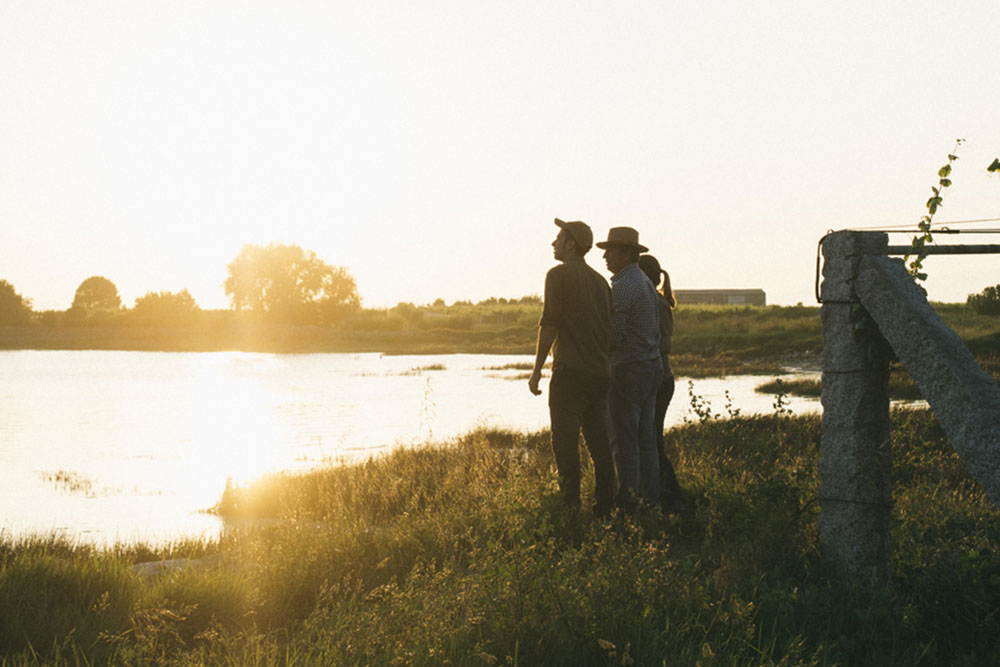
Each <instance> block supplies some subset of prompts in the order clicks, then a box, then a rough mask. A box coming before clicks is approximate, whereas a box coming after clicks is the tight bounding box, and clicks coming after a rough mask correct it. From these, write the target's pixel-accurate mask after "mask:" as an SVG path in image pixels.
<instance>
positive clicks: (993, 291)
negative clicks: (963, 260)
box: [965, 285, 1000, 315]
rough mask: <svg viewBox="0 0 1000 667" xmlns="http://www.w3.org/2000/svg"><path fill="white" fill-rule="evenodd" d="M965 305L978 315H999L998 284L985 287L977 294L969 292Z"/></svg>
mask: <svg viewBox="0 0 1000 667" xmlns="http://www.w3.org/2000/svg"><path fill="white" fill-rule="evenodd" d="M965 305H967V306H969V307H970V308H972V310H973V311H975V312H977V313H979V314H980V315H1000V285H995V286H993V287H986V288H984V289H983V291H982V292H980V293H979V294H970V295H969V297H968V298H967V299H966V300H965Z"/></svg>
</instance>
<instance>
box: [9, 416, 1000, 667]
mask: <svg viewBox="0 0 1000 667" xmlns="http://www.w3.org/2000/svg"><path fill="white" fill-rule="evenodd" d="M893 421H894V431H893V447H894V450H895V451H894V460H895V465H896V474H895V479H896V491H895V506H894V510H893V543H894V544H895V553H894V556H893V569H894V575H893V578H892V582H891V584H890V585H889V586H888V587H886V588H885V589H882V590H869V589H866V588H863V587H857V588H854V587H851V586H849V585H846V586H845V585H842V584H839V583H837V582H834V581H833V580H831V579H830V578H829V577H828V576H827V573H826V572H825V571H824V568H823V565H822V562H821V559H820V555H819V554H818V553H817V550H816V546H815V545H816V541H817V540H816V530H817V528H816V518H817V512H818V499H817V496H818V488H819V478H818V471H817V462H818V458H819V450H818V442H819V426H820V424H819V418H818V417H817V416H807V417H801V418H799V417H795V418H792V417H787V416H785V415H784V414H783V413H777V414H774V415H765V416H740V417H736V418H731V419H711V418H709V419H706V420H703V421H699V422H697V423H692V424H686V425H682V426H680V427H677V428H674V429H672V430H670V431H668V432H667V436H666V442H667V448H668V451H669V453H670V455H671V458H672V459H673V460H674V462H675V464H676V467H677V469H678V474H679V476H680V479H681V482H682V484H683V486H684V487H685V489H686V491H687V493H688V497H689V500H690V501H691V502H690V506H689V507H688V508H687V509H686V510H684V511H683V512H681V513H679V514H671V515H667V516H663V517H657V516H647V517H639V518H638V519H636V520H625V519H622V518H620V517H619V518H616V519H614V520H612V521H602V520H597V519H595V518H594V517H593V516H592V515H591V514H590V513H589V512H588V511H587V510H586V509H584V510H581V511H574V510H568V509H566V508H564V507H562V506H561V504H560V503H559V501H558V499H557V495H556V480H555V473H554V469H553V462H552V458H551V455H550V452H549V445H548V434H547V433H545V432H539V433H512V432H503V431H483V430H479V431H475V432H472V433H469V434H468V435H466V436H464V437H462V438H459V439H456V440H455V441H452V442H448V443H439V444H429V445H427V446H424V447H420V448H414V449H405V450H398V451H395V452H393V453H392V454H389V455H386V456H384V457H381V458H377V459H374V460H371V461H368V462H366V463H362V464H357V465H346V466H330V467H327V468H323V469H319V470H314V471H311V472H308V473H302V474H291V473H285V474H277V475H273V476H270V477H267V478H264V479H261V480H259V481H257V482H256V483H253V484H251V485H249V486H247V487H233V486H230V487H229V488H228V489H227V491H226V492H225V494H224V497H223V498H222V499H221V500H220V503H219V505H218V507H217V508H216V509H215V511H217V512H220V513H221V514H223V515H225V516H227V517H230V518H231V519H232V520H233V521H234V522H235V521H236V520H237V519H238V520H240V521H242V522H243V523H244V525H245V528H243V529H240V530H235V529H234V530H233V531H232V532H230V533H229V534H228V535H227V537H226V538H224V539H222V540H220V541H217V542H209V543H186V544H179V545H169V546H165V547H140V546H130V547H120V548H117V549H113V550H109V551H97V550H94V549H91V548H85V547H79V546H73V545H70V544H67V543H65V542H60V541H58V540H51V539H49V540H43V539H37V540H28V541H20V542H11V541H9V540H8V541H3V542H0V655H2V656H4V659H3V663H4V664H34V663H45V664H151V663H157V664H241V665H242V664H256V665H288V664H295V665H329V664H418V665H420V664H426V665H431V664H434V665H436V664H446V663H450V664H472V665H475V664H566V665H580V664H585V665H590V664H594V665H597V664H601V665H603V664H662V663H663V662H664V661H665V662H666V663H667V664H702V665H732V664H740V665H771V664H783V665H807V664H808V665H823V664H829V665H833V664H839V665H868V664H880V665H903V664H906V665H911V664H941V663H953V664H969V665H971V664H991V663H995V661H996V659H997V658H998V657H1000V655H998V653H1000V643H998V642H997V640H996V637H997V636H1000V618H998V617H1000V614H997V613H996V612H997V610H998V609H1000V588H998V587H997V586H996V585H995V584H996V582H997V581H1000V557H998V554H1000V549H998V540H1000V521H998V519H1000V512H998V510H997V509H996V508H995V507H994V506H993V505H992V504H991V503H990V502H989V501H988V499H986V498H985V496H984V495H983V494H982V492H981V491H980V490H979V489H978V488H977V487H976V485H975V484H974V483H973V482H972V481H971V479H970V478H969V476H968V474H967V472H966V471H965V469H964V467H963V465H962V464H961V462H960V461H959V460H958V459H957V458H956V456H955V455H954V453H953V452H952V451H951V448H950V446H949V445H948V443H947V441H946V440H945V438H944V436H943V434H942V433H941V431H940V429H939V427H938V426H937V425H936V422H935V420H934V418H933V416H932V415H930V414H929V413H928V412H925V411H897V412H894V413H893ZM584 464H585V465H586V460H585V459H584ZM584 496H585V499H590V498H591V497H592V488H591V486H590V484H589V482H588V483H587V484H585V488H584ZM185 558H186V559H190V560H189V561H188V562H187V566H186V567H180V568H177V569H173V570H165V571H164V572H163V573H161V574H158V575H153V576H150V575H144V574H141V573H140V572H137V571H136V569H135V568H134V566H135V564H136V563H138V562H141V561H148V560H154V559H185ZM956 661H957V662H956Z"/></svg>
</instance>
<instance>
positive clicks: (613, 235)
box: [597, 227, 649, 252]
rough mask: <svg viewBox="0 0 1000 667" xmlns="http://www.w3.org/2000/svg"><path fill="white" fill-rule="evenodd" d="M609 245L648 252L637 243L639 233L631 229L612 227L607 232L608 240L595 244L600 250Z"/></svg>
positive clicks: (647, 249)
mask: <svg viewBox="0 0 1000 667" xmlns="http://www.w3.org/2000/svg"><path fill="white" fill-rule="evenodd" d="M609 245H623V246H629V247H630V248H638V249H639V252H649V248H647V247H646V246H644V245H642V244H640V243H639V232H637V231H636V230H634V229H632V228H631V227H612V228H611V229H609V230H608V240H607V241H602V242H600V243H598V244H597V247H598V248H601V249H602V250H603V249H604V248H607V247H608V246H609Z"/></svg>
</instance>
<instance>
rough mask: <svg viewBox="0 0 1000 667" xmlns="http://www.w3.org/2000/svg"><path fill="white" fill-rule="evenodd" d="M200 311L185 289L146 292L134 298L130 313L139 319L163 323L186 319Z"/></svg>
mask: <svg viewBox="0 0 1000 667" xmlns="http://www.w3.org/2000/svg"><path fill="white" fill-rule="evenodd" d="M199 312H201V308H199V307H198V304H197V302H195V300H194V297H193V296H191V293H190V292H188V291H187V290H186V289H183V290H181V291H180V292H176V293H175V292H166V291H164V292H146V294H145V295H144V296H140V297H139V298H138V299H136V300H135V308H133V309H132V314H133V316H134V317H135V318H137V319H140V320H151V321H156V322H163V323H172V322H173V323H177V322H184V321H188V320H190V319H191V318H192V316H194V315H195V314H197V313H199Z"/></svg>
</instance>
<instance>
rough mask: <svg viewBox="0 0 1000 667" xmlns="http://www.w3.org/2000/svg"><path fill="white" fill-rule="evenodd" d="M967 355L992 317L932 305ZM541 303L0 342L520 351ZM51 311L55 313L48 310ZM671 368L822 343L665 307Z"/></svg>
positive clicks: (24, 334) (983, 344) (756, 323)
mask: <svg viewBox="0 0 1000 667" xmlns="http://www.w3.org/2000/svg"><path fill="white" fill-rule="evenodd" d="M934 305H935V307H936V309H937V310H938V312H939V313H940V314H941V316H942V317H943V318H944V319H945V320H946V321H947V322H948V323H949V324H950V325H951V326H952V327H953V328H954V329H955V330H956V331H957V332H958V334H959V336H961V337H962V339H963V340H965V341H966V343H967V344H968V345H969V347H970V349H971V350H972V351H973V353H974V354H976V355H977V357H985V356H990V355H996V354H1000V318H998V317H992V316H988V315H977V314H975V313H973V312H972V311H971V310H970V309H969V308H966V307H965V306H964V305H963V304H934ZM540 314H541V304H540V302H539V301H538V300H537V299H532V298H531V297H525V298H524V299H521V300H516V301H506V300H496V299H491V300H488V301H484V302H480V303H478V304H471V303H464V302H459V303H455V304H452V305H445V304H443V303H438V304H436V305H429V306H415V305H413V304H406V303H402V304H399V305H398V306H396V307H394V308H388V309H367V310H362V311H359V312H357V313H354V314H353V315H350V316H348V317H346V318H345V319H344V320H343V321H342V322H340V324H338V325H337V326H335V327H321V326H305V325H290V324H274V323H266V322H262V321H260V320H256V319H254V318H253V317H250V316H248V315H247V314H237V313H233V312H231V311H204V312H202V313H200V314H198V315H197V316H196V317H194V318H193V319H191V320H190V321H187V322H185V323H183V324H177V325H167V324H161V325H159V326H151V325H150V324H149V323H148V322H140V321H137V320H133V319H129V314H128V313H127V312H126V313H121V314H117V315H114V316H110V317H105V318H103V319H102V321H101V322H100V323H98V322H96V321H95V322H92V323H79V322H77V323H75V324H73V323H68V322H66V321H63V320H61V319H60V318H58V317H57V316H51V317H44V318H39V319H38V321H37V322H35V323H34V324H31V325H25V326H0V349H8V350H14V349H67V350H92V349H106V350H164V351H193V352H196V351H222V350H239V351H246V352H278V353H297V352H380V353H383V354H452V353H483V354H523V355H532V354H533V353H534V349H535V338H536V335H537V323H538V318H539V316H540ZM55 315H58V313H56V314H55ZM675 320H676V335H675V336H674V355H673V360H674V370H675V372H676V373H677V374H678V375H684V376H687V377H705V376H712V375H727V374H737V373H744V374H745V373H751V374H772V373H774V374H777V373H780V372H781V371H782V369H783V368H787V367H790V366H793V367H808V368H817V369H818V367H819V358H820V353H821V352H822V348H823V340H822V326H821V324H820V309H819V307H817V306H760V307H758V306H696V305H689V306H684V307H681V308H679V309H678V310H677V311H676V313H675Z"/></svg>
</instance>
